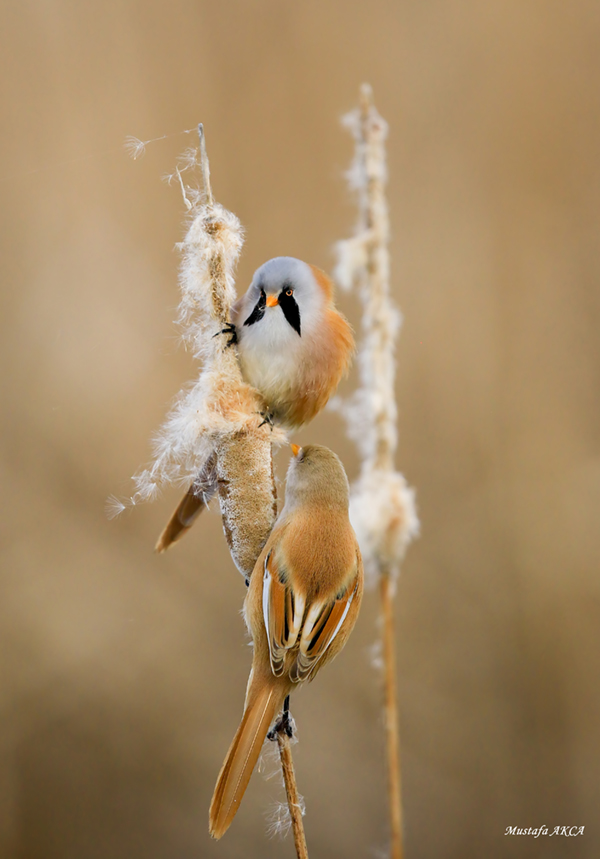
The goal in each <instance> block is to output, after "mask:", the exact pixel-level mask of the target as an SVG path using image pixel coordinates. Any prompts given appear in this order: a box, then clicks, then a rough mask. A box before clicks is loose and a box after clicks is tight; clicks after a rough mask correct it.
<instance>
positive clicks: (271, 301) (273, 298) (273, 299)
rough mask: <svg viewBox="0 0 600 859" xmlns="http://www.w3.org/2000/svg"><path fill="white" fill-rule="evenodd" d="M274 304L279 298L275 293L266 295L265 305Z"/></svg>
mask: <svg viewBox="0 0 600 859" xmlns="http://www.w3.org/2000/svg"><path fill="white" fill-rule="evenodd" d="M276 304H279V299H278V298H277V296H276V295H267V307H275V305H276Z"/></svg>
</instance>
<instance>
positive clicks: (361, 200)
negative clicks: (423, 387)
mask: <svg viewBox="0 0 600 859" xmlns="http://www.w3.org/2000/svg"><path fill="white" fill-rule="evenodd" d="M344 122H345V124H346V126H347V127H348V128H350V130H351V131H352V134H353V136H354V140H355V157H354V161H353V163H352V166H351V169H350V171H349V173H348V179H349V183H350V187H351V188H352V190H354V191H355V192H356V194H357V197H358V224H357V229H356V232H355V235H354V236H353V237H352V238H351V239H347V240H345V241H343V242H339V243H338V256H339V261H338V265H337V269H336V277H337V280H338V281H339V282H340V284H341V286H343V287H345V288H350V287H351V286H353V285H354V286H356V287H357V289H358V294H359V297H360V300H361V303H362V311H363V315H362V342H361V344H360V346H359V354H358V362H359V372H360V385H359V388H358V390H357V391H356V393H355V396H354V398H353V399H352V400H351V401H350V402H349V403H347V404H345V405H344V406H343V407H342V409H343V411H344V413H345V415H346V418H347V421H348V431H349V434H350V435H351V437H353V438H354V439H355V441H356V442H357V444H358V446H359V449H360V451H361V453H362V465H361V473H360V476H359V479H358V481H357V482H356V483H355V484H354V485H353V487H352V493H351V501H350V516H351V520H352V524H353V525H354V528H355V530H356V532H357V536H358V539H359V543H360V546H361V550H362V553H363V558H364V561H365V569H366V571H367V573H368V574H369V575H370V577H371V579H372V580H376V581H378V582H379V586H380V594H381V616H382V618H381V619H382V643H383V659H384V673H383V681H384V722H385V737H386V750H387V770H388V797H389V815H390V830H391V856H392V857H393V859H402V856H403V846H402V796H401V779H400V757H399V749H400V742H399V730H398V708H397V691H396V666H395V650H396V647H395V632H394V594H395V589H396V580H397V577H398V573H399V570H400V563H401V561H402V558H403V556H404V552H405V550H406V547H407V545H408V543H409V542H410V540H411V539H412V538H413V537H414V536H416V534H417V533H418V527H419V523H418V519H417V515H416V511H415V506H414V493H413V491H412V490H411V489H410V488H409V487H408V485H407V484H406V481H405V479H404V477H403V476H402V475H401V474H400V473H399V472H397V471H396V470H395V468H394V455H395V451H396V445H397V411H396V403H395V392H394V377H395V359H394V346H395V340H396V336H397V332H398V329H399V327H400V323H401V316H400V314H399V312H398V311H397V310H396V308H395V307H394V306H393V304H392V302H391V299H390V258H389V218H388V207H387V201H386V194H385V186H386V182H387V167H386V155H385V139H386V137H387V123H386V122H385V120H384V119H383V118H382V117H381V116H380V115H379V113H378V112H377V110H376V109H375V105H374V103H373V94H372V91H371V87H370V86H368V85H367V84H364V85H363V86H362V87H361V89H360V94H359V107H358V109H356V110H354V111H352V112H351V113H350V114H348V116H347V117H345V118H344Z"/></svg>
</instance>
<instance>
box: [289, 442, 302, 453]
mask: <svg viewBox="0 0 600 859" xmlns="http://www.w3.org/2000/svg"><path fill="white" fill-rule="evenodd" d="M290 447H291V448H292V453H293V454H294V456H298V454H299V453H300V451H301V450H302V448H301V447H300V445H299V444H291V445H290Z"/></svg>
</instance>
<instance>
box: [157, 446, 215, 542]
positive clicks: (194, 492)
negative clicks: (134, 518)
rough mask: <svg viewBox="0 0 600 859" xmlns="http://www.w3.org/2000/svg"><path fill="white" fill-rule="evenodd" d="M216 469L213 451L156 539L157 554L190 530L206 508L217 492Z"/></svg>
mask: <svg viewBox="0 0 600 859" xmlns="http://www.w3.org/2000/svg"><path fill="white" fill-rule="evenodd" d="M216 467H217V457H216V454H215V453H214V451H213V452H212V453H211V454H210V455H209V456H208V458H207V459H206V462H205V463H204V465H203V466H202V468H201V469H200V471H199V472H198V476H197V477H196V479H195V480H194V482H193V483H192V485H191V486H190V488H189V489H188V491H187V492H186V493H185V495H184V496H183V498H182V499H181V501H180V502H179V505H178V506H177V509H176V510H175V512H174V513H173V515H172V516H171V518H170V519H169V521H168V522H167V524H166V526H165V528H164V530H163V532H162V534H161V535H160V537H159V538H158V542H157V543H156V546H155V549H156V551H157V552H166V551H167V549H168V548H169V546H172V545H173V543H176V542H177V541H178V540H180V539H181V538H182V537H183V535H184V534H186V533H187V532H188V531H189V530H190V528H191V527H192V525H193V524H194V522H195V521H196V519H197V518H198V516H199V515H200V513H202V511H203V510H204V508H205V507H208V505H209V503H210V501H211V499H212V498H213V496H214V494H215V492H216V491H217V486H218V483H217V472H216Z"/></svg>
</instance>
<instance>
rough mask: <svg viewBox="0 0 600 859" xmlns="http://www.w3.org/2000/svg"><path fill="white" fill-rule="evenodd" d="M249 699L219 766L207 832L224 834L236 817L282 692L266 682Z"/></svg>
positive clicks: (282, 694) (281, 698)
mask: <svg viewBox="0 0 600 859" xmlns="http://www.w3.org/2000/svg"><path fill="white" fill-rule="evenodd" d="M249 698H250V700H249V703H248V706H247V707H246V710H245V711H244V715H243V716H242V721H241V722H240V726H239V728H238V729H237V732H236V735H235V737H234V738H233V742H232V743H231V746H230V747H229V751H228V752H227V757H226V758H225V762H224V764H223V766H222V767H221V772H220V773H219V778H218V779H217V784H216V787H215V792H214V794H213V798H212V802H211V804H210V812H209V823H208V828H209V832H210V834H211V835H212V837H213V838H216V839H219V838H221V836H223V835H224V834H225V833H226V832H227V830H228V829H229V826H230V824H231V821H232V820H233V818H234V817H235V815H236V813H237V810H238V808H239V807H240V803H241V801H242V797H243V796H244V793H245V792H246V788H247V787H248V782H249V781H250V776H251V775H252V772H253V770H254V767H255V765H256V762H257V760H258V756H259V755H260V751H261V749H262V744H263V742H264V739H265V737H266V735H267V731H268V730H269V727H270V726H271V723H272V722H273V720H274V719H275V716H276V715H277V713H278V712H279V710H280V709H281V707H282V704H283V700H284V698H285V694H284V692H283V690H282V689H280V688H279V687H278V686H273V685H268V684H265V685H264V686H263V687H262V688H261V689H260V690H259V691H258V692H257V693H255V694H250V696H249Z"/></svg>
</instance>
